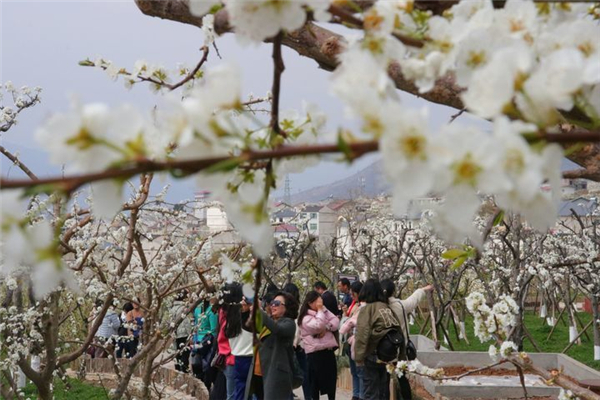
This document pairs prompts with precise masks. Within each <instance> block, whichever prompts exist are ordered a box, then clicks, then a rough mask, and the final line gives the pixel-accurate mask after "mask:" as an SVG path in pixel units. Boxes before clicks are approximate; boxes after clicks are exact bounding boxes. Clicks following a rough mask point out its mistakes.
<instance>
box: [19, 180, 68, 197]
mask: <svg viewBox="0 0 600 400" xmlns="http://www.w3.org/2000/svg"><path fill="white" fill-rule="evenodd" d="M61 190H62V188H61V187H60V185H59V184H56V183H47V184H44V185H36V186H31V187H28V188H26V189H25V190H24V194H23V197H31V196H37V195H38V194H48V195H50V194H52V193H54V192H56V191H61Z"/></svg>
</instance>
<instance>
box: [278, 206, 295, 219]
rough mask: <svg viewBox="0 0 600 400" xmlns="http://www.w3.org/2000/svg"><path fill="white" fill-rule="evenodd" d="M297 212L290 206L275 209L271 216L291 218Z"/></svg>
mask: <svg viewBox="0 0 600 400" xmlns="http://www.w3.org/2000/svg"><path fill="white" fill-rule="evenodd" d="M297 214H298V213H297V212H296V211H294V210H292V209H290V208H284V209H283V210H280V211H277V212H276V213H275V214H273V216H274V217H275V218H292V217H295V216H296V215H297Z"/></svg>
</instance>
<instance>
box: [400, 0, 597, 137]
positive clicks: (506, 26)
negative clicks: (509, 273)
mask: <svg viewBox="0 0 600 400" xmlns="http://www.w3.org/2000/svg"><path fill="white" fill-rule="evenodd" d="M589 8H590V6H589V5H586V4H581V5H570V4H569V5H566V6H565V5H549V4H546V5H543V6H540V7H538V6H537V5H536V4H534V3H533V2H531V1H524V0H509V1H507V3H506V5H505V6H504V7H503V8H501V9H494V7H493V5H492V2H491V1H487V0H478V1H470V2H462V3H461V4H458V5H456V6H454V7H452V8H451V9H450V10H448V12H447V13H446V14H445V15H444V16H431V17H430V18H429V21H428V30H427V32H426V33H425V35H424V38H425V39H426V40H425V43H426V44H425V46H424V47H423V48H422V49H419V50H412V51H410V52H409V57H407V58H405V59H403V60H401V61H400V63H401V65H402V67H403V68H406V72H405V74H407V76H408V77H410V78H411V79H414V80H415V82H416V84H417V86H419V87H420V89H421V91H422V92H426V91H428V90H430V89H431V88H432V87H433V84H434V81H435V79H437V78H439V77H441V76H443V75H444V74H445V73H446V72H448V71H454V72H455V73H456V78H457V83H458V84H459V85H460V86H463V87H466V88H467V91H466V92H465V93H464V95H463V101H464V102H465V105H466V106H467V108H468V109H469V110H470V111H472V112H474V113H476V114H477V115H479V116H481V117H483V118H494V117H497V116H499V115H501V114H504V113H506V111H507V109H509V108H512V111H513V112H514V113H516V115H517V116H519V117H521V118H523V119H525V120H527V121H530V122H533V123H535V124H536V125H538V126H550V125H553V124H555V123H556V122H557V121H558V118H557V117H558V113H557V111H556V109H561V110H565V111H569V110H570V109H571V108H572V107H573V106H574V105H575V104H583V105H585V107H584V112H586V113H590V114H591V115H590V117H592V118H595V119H598V118H599V116H600V113H599V110H600V102H599V95H600V93H599V92H598V90H600V88H599V87H598V86H595V85H596V84H597V83H600V67H599V65H600V46H599V45H598V41H597V40H596V38H597V37H598V36H600V27H599V26H598V24H597V23H596V22H595V21H594V20H593V18H592V16H591V15H586V14H587V12H588V10H589ZM388 18H389V17H388Z"/></svg>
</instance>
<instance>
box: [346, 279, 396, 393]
mask: <svg viewBox="0 0 600 400" xmlns="http://www.w3.org/2000/svg"><path fill="white" fill-rule="evenodd" d="M358 299H359V301H360V302H364V303H365V304H364V305H363V306H362V307H361V309H360V312H359V313H358V318H357V321H356V332H355V334H354V361H356V364H357V365H358V366H361V365H364V380H363V381H364V385H365V388H364V393H365V397H364V399H365V400H382V399H389V398H390V375H389V374H388V373H387V370H386V367H385V364H384V363H380V362H379V360H378V358H377V345H378V344H379V341H380V340H381V339H382V338H383V337H384V336H385V335H386V334H387V333H388V332H389V331H391V330H392V329H400V323H399V322H398V318H397V317H396V314H395V313H394V311H393V310H392V309H391V308H390V306H389V305H388V304H387V299H386V298H385V296H384V294H383V289H382V288H381V284H380V283H379V281H378V280H376V279H367V280H366V281H365V283H364V285H363V287H362V289H361V291H360V294H359V295H358Z"/></svg>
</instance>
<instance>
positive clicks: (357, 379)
mask: <svg viewBox="0 0 600 400" xmlns="http://www.w3.org/2000/svg"><path fill="white" fill-rule="evenodd" d="M348 361H349V362H350V375H352V397H357V398H359V399H364V398H365V387H364V384H363V375H364V369H363V367H359V366H357V365H356V362H355V361H354V360H353V359H352V357H351V356H350V355H348Z"/></svg>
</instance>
